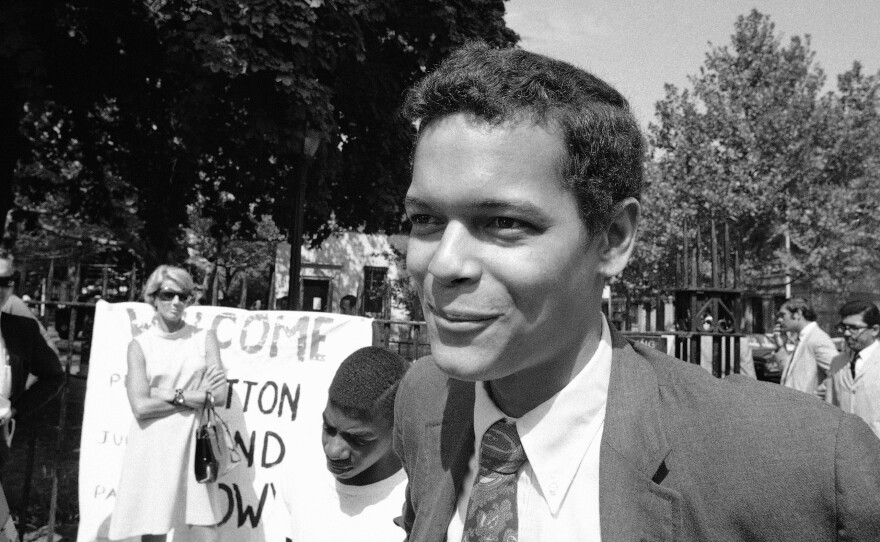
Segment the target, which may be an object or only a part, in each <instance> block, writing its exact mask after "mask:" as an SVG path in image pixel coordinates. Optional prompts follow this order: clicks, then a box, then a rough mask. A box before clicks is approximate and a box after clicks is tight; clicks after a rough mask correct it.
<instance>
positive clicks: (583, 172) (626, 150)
mask: <svg viewBox="0 0 880 542" xmlns="http://www.w3.org/2000/svg"><path fill="white" fill-rule="evenodd" d="M457 113H464V114H466V115H471V116H472V117H473V118H474V119H475V120H478V121H482V122H485V123H487V124H490V125H496V126H497V125H502V124H504V123H508V122H523V121H528V122H534V123H536V124H538V125H541V126H543V127H545V128H547V129H549V130H555V131H557V132H558V133H559V134H560V136H561V138H562V141H563V143H564V145H565V148H566V149H567V153H566V156H565V157H564V159H563V161H562V163H561V164H560V172H561V175H562V179H563V186H564V187H565V188H567V189H569V190H571V192H572V194H573V195H574V197H575V200H576V201H577V204H578V210H579V213H580V217H581V220H582V221H583V223H584V224H585V226H586V227H587V229H588V230H589V231H590V232H596V231H599V230H600V229H601V228H602V227H604V226H606V225H607V224H608V223H609V222H610V220H611V217H612V216H613V214H614V212H615V209H616V204H617V203H618V202H620V201H622V200H623V199H625V198H628V197H632V198H636V199H639V198H640V197H641V191H642V183H643V177H644V170H643V166H642V163H643V159H644V139H643V137H642V133H641V130H640V128H639V125H638V122H636V119H635V117H634V116H633V114H632V111H631V110H630V107H629V104H628V103H627V101H626V99H625V98H624V97H623V96H622V95H621V94H620V93H619V92H617V90H615V89H614V88H613V87H611V86H610V85H609V84H607V83H606V82H605V81H602V80H601V79H599V78H598V77H596V76H594V75H593V74H591V73H589V72H587V71H585V70H582V69H580V68H577V67H575V66H572V65H571V64H568V63H566V62H562V61H560V60H555V59H552V58H548V57H546V56H542V55H539V54H536V53H530V52H528V51H523V50H522V49H515V48H509V49H492V48H491V47H489V46H488V45H486V44H485V43H482V42H474V43H470V44H468V45H465V46H464V47H462V48H460V49H458V50H457V51H455V52H454V53H453V54H452V55H451V56H450V57H449V58H447V59H446V60H444V61H443V62H442V63H440V65H439V66H438V67H437V69H436V70H434V71H433V72H432V73H431V74H429V75H428V76H427V77H425V78H424V79H422V80H421V81H420V82H419V83H418V84H416V85H415V86H414V87H413V88H412V89H410V91H409V93H408V94H407V97H406V101H405V102H404V105H403V115H404V116H405V117H406V118H407V119H408V120H410V121H412V122H415V123H417V124H418V134H417V135H416V142H415V145H414V146H413V152H415V147H417V146H418V137H419V135H420V134H421V133H422V131H423V130H424V129H425V128H426V127H427V126H428V125H430V124H431V122H433V121H435V120H437V119H440V118H443V117H445V116H448V115H453V114H457Z"/></svg>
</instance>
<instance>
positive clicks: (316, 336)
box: [309, 316, 333, 361]
mask: <svg viewBox="0 0 880 542" xmlns="http://www.w3.org/2000/svg"><path fill="white" fill-rule="evenodd" d="M332 323H333V318H327V317H325V316H319V317H317V318H315V326H314V327H313V328H312V348H311V351H310V352H309V358H310V359H312V360H313V361H324V354H322V353H321V352H320V347H321V343H323V342H324V341H325V340H326V339H327V334H326V333H321V326H323V325H324V324H332Z"/></svg>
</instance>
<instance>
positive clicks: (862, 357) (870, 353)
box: [826, 300, 880, 437]
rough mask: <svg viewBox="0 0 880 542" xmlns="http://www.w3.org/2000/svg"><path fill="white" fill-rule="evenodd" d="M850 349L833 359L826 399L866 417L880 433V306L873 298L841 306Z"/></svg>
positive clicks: (845, 334)
mask: <svg viewBox="0 0 880 542" xmlns="http://www.w3.org/2000/svg"><path fill="white" fill-rule="evenodd" d="M838 329H839V330H840V331H841V332H842V333H843V336H844V338H845V339H846V346H847V351H845V352H843V353H842V354H840V355H839V356H837V357H835V358H834V360H833V361H832V362H831V377H830V379H829V384H828V394H827V396H826V400H827V401H828V402H829V403H831V404H833V405H835V406H839V407H840V408H842V409H843V410H844V411H846V412H849V413H851V414H855V415H856V416H858V417H860V418H862V419H863V420H865V421H866V422H867V423H868V425H870V426H871V430H872V431H874V434H875V435H877V436H878V437H880V341H878V335H880V310H878V309H877V305H875V304H874V303H871V302H870V301H864V300H859V301H850V302H849V303H847V304H845V305H844V306H842V307H841V308H840V325H839V326H838Z"/></svg>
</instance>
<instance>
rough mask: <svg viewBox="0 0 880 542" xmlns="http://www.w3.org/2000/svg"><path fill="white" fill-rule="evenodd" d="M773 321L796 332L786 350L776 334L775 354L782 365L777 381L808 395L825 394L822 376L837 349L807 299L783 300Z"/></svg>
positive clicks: (828, 367)
mask: <svg viewBox="0 0 880 542" xmlns="http://www.w3.org/2000/svg"><path fill="white" fill-rule="evenodd" d="M776 321H777V322H778V323H779V325H780V326H781V327H782V329H783V330H784V331H789V332H792V333H797V338H796V339H795V345H794V350H793V351H791V352H789V351H788V350H787V349H786V348H785V343H784V342H783V341H782V340H781V339H780V338H779V337H777V339H776V346H777V350H776V353H775V354H774V357H775V358H776V360H777V361H779V365H780V366H781V367H782V379H781V380H780V384H782V385H783V386H785V387H787V388H792V389H795V390H798V391H802V392H804V393H809V394H810V395H816V396H818V397H825V384H824V382H825V378H826V377H827V376H828V372H829V370H830V368H831V360H832V359H834V357H835V356H836V355H837V348H835V346H834V343H833V342H831V337H829V336H828V334H827V333H825V332H824V331H822V328H820V327H819V324H817V323H816V312H815V311H814V310H813V308H812V307H811V306H810V304H809V303H808V302H807V300H805V299H802V298H799V297H795V298H792V299H789V300H788V301H786V302H785V303H784V304H783V305H782V308H780V309H779V312H778V313H776Z"/></svg>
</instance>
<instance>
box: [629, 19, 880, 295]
mask: <svg viewBox="0 0 880 542" xmlns="http://www.w3.org/2000/svg"><path fill="white" fill-rule="evenodd" d="M824 81H825V77H824V74H823V72H822V70H821V69H820V68H819V67H818V66H817V65H816V64H815V62H814V53H813V51H812V50H811V48H810V40H809V37H808V36H807V37H803V38H802V37H799V36H795V37H792V38H790V40H789V41H788V43H787V44H783V43H782V40H781V39H780V38H779V37H778V36H777V35H776V34H775V29H774V25H773V23H772V22H771V21H770V19H769V18H768V17H767V16H765V15H762V14H761V13H759V12H757V11H752V12H751V13H750V14H749V15H747V16H741V17H739V18H738V19H737V21H736V24H735V32H734V34H733V35H732V36H731V43H730V44H729V45H726V46H721V47H713V48H711V49H710V51H709V52H708V53H707V55H706V60H705V63H704V65H703V67H701V69H700V72H699V75H697V76H694V77H691V78H690V83H691V85H692V89H690V90H688V89H685V90H681V91H680V90H679V89H677V88H675V87H674V86H672V85H667V86H666V96H665V97H664V99H663V100H661V101H660V102H658V104H657V121H656V123H655V124H652V125H651V126H650V127H649V133H650V143H651V150H652V156H651V158H652V162H653V163H652V168H650V169H649V176H648V178H649V182H648V186H647V188H646V192H645V222H646V227H645V228H643V232H646V235H645V236H644V237H643V239H642V241H641V243H640V248H639V251H638V252H637V261H636V265H634V266H632V267H631V269H629V270H628V271H627V274H625V275H624V280H626V281H629V283H630V284H632V285H633V286H637V287H641V288H642V289H647V288H648V282H646V280H650V277H651V276H653V277H654V280H655V281H656V276H657V275H652V271H653V272H657V271H660V272H664V275H661V276H667V277H671V276H672V272H673V270H674V269H675V260H674V258H675V256H676V254H677V253H678V249H677V247H680V246H681V245H682V226H683V224H684V223H685V222H688V223H689V224H690V229H691V231H693V230H694V228H695V227H700V228H702V229H703V232H704V235H705V234H706V233H707V230H708V226H709V221H710V220H711V219H715V220H718V221H719V222H721V221H725V220H728V221H730V222H731V224H732V225H733V237H734V239H736V240H739V241H741V242H742V247H743V250H744V255H743V269H744V279H745V280H746V282H747V283H749V284H750V285H751V286H753V287H754V286H756V285H757V284H758V283H759V282H761V281H762V280H766V278H767V277H772V276H776V277H779V281H778V285H780V286H781V284H782V277H783V276H784V275H785V274H786V272H787V273H788V274H790V275H791V276H792V278H793V280H795V281H799V282H804V283H810V284H812V285H814V286H818V287H821V288H837V289H845V287H846V285H847V284H848V283H849V281H850V280H851V279H852V277H853V274H854V273H862V272H864V270H865V268H866V267H873V268H874V269H877V264H876V263H875V262H876V258H871V257H870V255H871V252H872V251H873V252H874V253H876V249H877V248H878V244H877V241H876V240H874V239H869V237H870V236H871V235H873V234H872V233H871V232H872V231H876V227H877V216H876V212H873V213H871V212H867V209H866V205H868V204H869V202H870V201H874V202H876V201H877V200H876V199H873V200H872V199H866V198H869V197H876V195H877V194H876V190H877V188H876V187H877V183H876V175H877V173H876V168H872V166H871V164H876V161H877V158H878V156H880V152H878V151H880V146H878V139H877V137H876V133H877V129H878V127H880V124H878V102H877V86H878V77H877V76H873V77H865V76H863V75H862V74H861V69H860V67H859V66H858V65H857V64H856V65H855V66H854V68H853V70H852V71H850V72H848V73H847V74H844V75H842V76H841V77H840V80H839V81H840V83H839V88H838V92H837V93H833V92H832V93H826V94H825V95H822V93H821V89H822V86H823V84H824ZM871 134H874V137H873V138H871ZM856 140H858V141H856ZM872 178H873V179H874V180H873V181H872V180H871V179H872ZM869 193H872V194H873V196H871V194H869ZM875 209H876V207H875ZM869 215H871V216H869ZM786 236H788V238H789V239H790V243H791V249H790V251H788V250H786V248H785V246H786V245H785V238H786ZM875 237H876V236H875ZM703 238H704V239H706V237H705V236H704V237H703Z"/></svg>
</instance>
